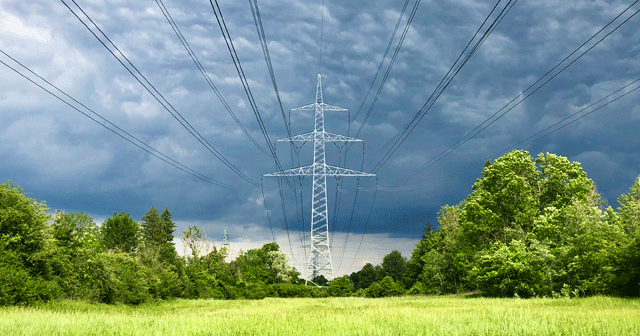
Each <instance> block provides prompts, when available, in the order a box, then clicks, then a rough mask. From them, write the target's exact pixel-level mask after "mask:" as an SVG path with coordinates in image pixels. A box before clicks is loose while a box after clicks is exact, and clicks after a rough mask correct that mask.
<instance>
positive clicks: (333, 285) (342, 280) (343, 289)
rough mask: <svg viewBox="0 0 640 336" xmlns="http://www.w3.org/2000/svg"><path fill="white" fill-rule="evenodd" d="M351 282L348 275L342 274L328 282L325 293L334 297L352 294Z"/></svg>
mask: <svg viewBox="0 0 640 336" xmlns="http://www.w3.org/2000/svg"><path fill="white" fill-rule="evenodd" d="M353 288H354V287H353V282H352V281H351V279H349V277H348V276H346V275H345V276H342V277H339V278H336V279H333V281H331V282H330V283H329V288H327V293H328V294H329V295H330V296H336V297H344V296H349V295H351V294H353Z"/></svg>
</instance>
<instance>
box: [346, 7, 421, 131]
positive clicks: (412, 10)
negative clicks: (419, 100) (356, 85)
mask: <svg viewBox="0 0 640 336" xmlns="http://www.w3.org/2000/svg"><path fill="white" fill-rule="evenodd" d="M420 1H421V0H417V1H416V2H415V3H414V5H413V8H412V9H411V13H410V14H409V18H408V19H407V23H406V24H405V26H404V30H403V31H402V34H401V35H400V40H399V41H398V45H396V49H395V50H394V51H393V56H391V60H390V61H389V65H388V66H387V70H386V71H385V73H384V76H383V77H382V81H381V82H380V85H379V86H378V91H377V92H376V94H375V96H373V100H372V101H371V105H370V106H369V109H368V110H367V113H366V115H365V117H364V119H363V120H362V122H361V123H360V128H358V131H357V132H356V134H355V135H354V137H356V138H357V137H358V136H359V135H360V133H361V132H362V129H363V128H364V125H365V124H366V123H367V120H368V119H369V116H370V115H371V112H372V111H373V107H374V106H375V105H376V102H378V97H379V96H380V92H382V89H383V88H384V85H385V84H386V82H387V78H388V77H389V73H391V69H392V68H393V64H394V63H395V62H396V58H397V57H398V53H399V52H400V48H401V47H402V44H403V43H404V39H405V37H406V36H407V33H408V32H409V28H410V27H411V23H412V22H413V18H414V17H415V15H416V12H417V11H418V6H420ZM408 4H409V0H406V1H405V3H404V6H403V7H402V12H401V13H400V17H399V18H398V22H396V26H395V28H394V30H393V34H391V39H389V43H388V44H387V49H386V50H385V52H384V55H383V56H382V60H381V61H380V64H379V65H378V70H377V71H376V75H375V76H374V77H373V81H371V85H370V86H369V90H368V91H367V94H366V95H365V99H364V100H363V101H362V104H364V101H365V100H366V98H367V96H368V95H369V92H370V91H371V88H372V87H373V83H375V81H376V78H377V77H378V75H379V74H380V69H381V68H382V64H383V62H384V60H385V58H386V56H387V53H388V52H389V48H390V47H391V44H392V42H393V39H394V37H395V35H396V32H397V31H398V26H399V25H400V22H401V21H402V17H403V16H404V13H405V11H406V9H407V5H408ZM362 104H360V107H359V108H358V112H357V113H356V115H355V116H354V117H353V120H356V119H357V118H358V115H359V114H360V108H362Z"/></svg>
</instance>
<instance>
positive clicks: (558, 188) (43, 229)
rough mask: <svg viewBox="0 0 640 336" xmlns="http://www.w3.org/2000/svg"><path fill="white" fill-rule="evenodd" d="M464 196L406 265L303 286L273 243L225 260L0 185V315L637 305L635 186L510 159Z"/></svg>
mask: <svg viewBox="0 0 640 336" xmlns="http://www.w3.org/2000/svg"><path fill="white" fill-rule="evenodd" d="M482 174H483V176H482V177H481V178H479V179H478V180H477V181H476V183H475V184H474V185H473V189H472V192H471V194H470V195H469V196H468V197H467V198H466V199H465V200H463V201H462V202H460V203H459V204H457V205H447V206H444V207H442V209H441V210H440V212H439V214H438V229H437V230H435V231H434V230H432V228H431V224H428V225H427V226H426V228H425V230H424V233H423V236H422V239H421V240H420V241H419V242H418V244H417V245H416V247H415V249H414V250H413V253H412V255H411V257H410V258H409V259H407V258H405V257H403V256H402V255H401V254H400V252H398V251H392V252H391V253H389V254H388V255H386V256H385V257H384V259H383V261H382V264H381V265H376V266H374V265H371V264H366V265H365V266H364V267H363V268H362V269H361V270H360V271H358V272H354V273H352V274H351V275H349V276H343V277H340V278H337V279H335V280H333V281H331V282H329V281H327V280H326V279H325V278H324V277H322V276H320V277H318V278H316V279H314V283H315V284H318V285H321V286H324V287H323V288H318V287H316V286H305V284H304V280H302V279H300V277H299V275H300V274H299V273H298V272H297V271H296V270H295V269H294V268H291V267H290V266H288V265H287V261H288V260H287V257H286V255H284V254H283V253H282V252H280V250H279V247H278V245H277V244H276V243H269V244H266V245H264V246H263V247H262V248H259V249H253V250H249V251H246V252H244V253H241V254H240V255H239V256H238V258H236V259H235V260H233V261H231V262H226V261H225V255H226V251H224V249H222V250H218V249H216V248H215V247H213V245H212V244H211V243H210V241H209V240H208V239H207V238H206V236H205V235H204V234H203V232H202V231H201V230H200V229H199V228H197V227H190V228H188V229H187V230H186V231H185V232H184V233H183V235H182V237H181V238H182V242H183V245H184V246H186V247H187V249H188V251H189V254H188V255H187V256H185V257H183V256H179V255H178V254H177V252H176V249H175V246H174V244H173V239H174V231H175V228H176V225H175V223H174V222H173V221H172V220H171V214H170V212H169V210H168V209H166V208H165V210H164V211H163V212H162V213H158V211H157V209H156V208H154V207H152V208H151V209H149V211H147V213H146V215H145V216H143V217H142V219H141V221H140V222H138V221H135V220H133V219H132V218H131V217H130V216H129V215H127V214H126V213H121V214H116V213H114V214H113V216H112V217H110V218H108V219H106V220H105V221H104V222H103V223H102V224H101V225H100V226H98V225H96V223H95V222H94V221H93V219H92V218H91V217H90V216H88V215H86V214H83V213H69V214H67V213H62V212H56V213H55V214H53V215H51V214H49V212H48V210H47V207H46V205H45V204H44V203H43V202H38V201H36V200H33V199H30V198H28V197H26V196H25V195H24V193H23V191H22V190H21V189H20V188H19V187H17V186H16V185H14V184H11V183H5V184H1V185H0V305H11V304H28V303H31V302H35V301H47V300H51V299H59V298H68V299H78V300H87V301H91V302H104V303H115V302H122V303H126V304H139V303H142V302H146V301H149V300H161V299H167V298H217V299H241V298H246V299H261V298H264V297H268V296H271V297H326V296H338V297H339V296H350V295H357V296H365V297H385V296H397V295H404V294H448V293H459V292H467V291H479V292H480V293H482V294H484V295H487V296H499V297H513V296H517V297H534V296H539V297H540V296H546V297H559V296H562V297H574V296H588V295H598V294H606V295H618V296H639V295H640V230H637V229H636V228H637V226H638V223H639V222H640V180H638V181H636V182H635V184H634V185H633V186H632V187H631V191H630V192H629V193H628V194H624V195H622V196H620V197H619V198H618V203H619V204H620V207H619V208H618V209H616V210H614V209H612V208H611V207H609V206H606V202H605V201H604V200H603V199H602V198H601V197H600V195H599V194H598V192H597V190H596V187H595V184H594V183H593V181H592V180H590V179H589V178H587V175H586V173H585V172H584V171H583V170H582V168H581V166H580V164H579V163H577V162H570V161H569V160H567V158H564V157H561V156H557V155H554V154H546V155H543V154H540V155H538V157H537V158H536V159H533V158H532V157H531V156H529V154H528V153H527V152H524V151H513V152H510V153H507V154H505V155H504V156H502V157H500V158H498V159H496V160H495V162H493V163H492V162H490V161H487V163H486V164H485V167H484V169H483V170H482Z"/></svg>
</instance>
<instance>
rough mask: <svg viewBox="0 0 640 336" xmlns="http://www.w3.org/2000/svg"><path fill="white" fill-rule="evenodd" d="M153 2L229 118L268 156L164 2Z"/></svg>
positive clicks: (158, 0) (159, 0)
mask: <svg viewBox="0 0 640 336" xmlns="http://www.w3.org/2000/svg"><path fill="white" fill-rule="evenodd" d="M155 1H156V4H157V5H158V7H159V8H160V11H161V12H162V14H163V15H164V17H165V19H167V22H169V25H170V26H171V29H173V32H174V33H176V36H178V40H180V43H182V46H183V47H184V48H185V50H186V51H187V53H188V54H189V56H190V57H191V59H192V60H193V62H194V63H195V65H196V67H197V68H198V70H199V71H200V73H201V74H202V76H203V77H204V79H205V81H206V82H207V84H209V87H210V88H211V90H213V93H215V95H216V96H217V97H218V99H220V102H221V103H222V105H223V106H224V108H225V109H226V110H227V112H229V115H230V116H231V118H233V120H234V121H235V122H236V124H238V127H240V129H241V130H242V132H243V133H244V134H245V135H246V136H247V137H248V138H249V140H251V142H252V143H253V144H254V145H255V146H256V147H257V148H258V149H259V150H260V151H261V152H263V153H264V154H266V155H269V153H268V152H267V151H266V150H265V149H264V148H262V146H260V144H258V142H257V141H256V139H254V138H253V136H251V134H250V133H249V131H248V130H247V128H246V127H245V126H244V125H243V124H242V122H241V121H240V119H238V117H237V116H236V114H235V113H234V112H233V110H232V109H231V106H229V104H228V103H227V102H226V100H225V99H224V97H223V96H222V94H220V91H219V90H218V88H217V87H216V85H215V84H214V83H213V81H212V80H211V77H209V74H208V73H207V71H206V70H205V69H204V66H203V65H202V63H200V60H199V59H198V56H196V53H195V52H194V51H193V50H192V49H191V46H190V45H189V42H187V39H186V38H185V37H184V35H182V31H180V28H179V27H178V25H177V24H176V22H175V21H174V20H173V17H172V16H171V14H170V13H169V10H168V9H167V7H165V5H164V2H162V0H155Z"/></svg>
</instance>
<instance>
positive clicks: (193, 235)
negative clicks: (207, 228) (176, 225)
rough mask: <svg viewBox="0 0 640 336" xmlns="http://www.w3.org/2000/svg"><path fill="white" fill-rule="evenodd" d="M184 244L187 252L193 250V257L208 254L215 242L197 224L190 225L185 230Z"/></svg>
mask: <svg viewBox="0 0 640 336" xmlns="http://www.w3.org/2000/svg"><path fill="white" fill-rule="evenodd" d="M182 245H183V247H184V249H185V253H187V252H191V257H192V258H197V257H199V256H201V255H206V254H208V253H209V252H210V251H211V250H212V249H213V243H212V242H211V240H210V239H209V237H207V236H206V235H205V234H204V232H203V231H202V230H201V229H200V228H198V227H197V226H190V227H189V228H188V229H186V230H185V231H184V232H183V235H182Z"/></svg>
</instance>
